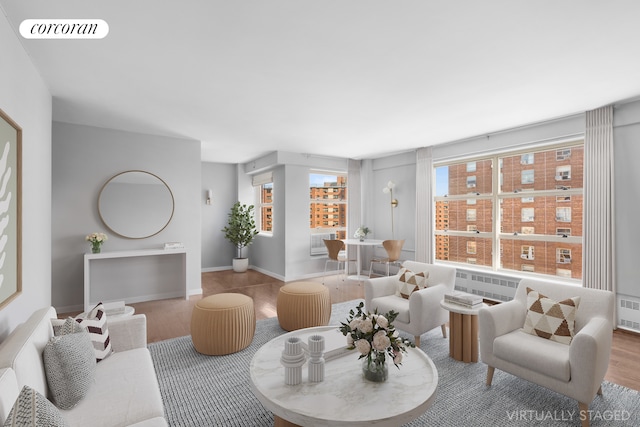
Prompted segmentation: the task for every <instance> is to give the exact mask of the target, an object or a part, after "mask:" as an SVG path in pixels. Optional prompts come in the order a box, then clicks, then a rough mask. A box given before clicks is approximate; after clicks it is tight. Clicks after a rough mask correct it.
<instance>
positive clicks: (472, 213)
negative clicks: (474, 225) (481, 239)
mask: <svg viewBox="0 0 640 427" xmlns="http://www.w3.org/2000/svg"><path fill="white" fill-rule="evenodd" d="M476 218H477V215H476V210H475V209H467V221H475V220H476Z"/></svg>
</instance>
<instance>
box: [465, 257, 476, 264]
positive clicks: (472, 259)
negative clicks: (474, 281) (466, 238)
mask: <svg viewBox="0 0 640 427" xmlns="http://www.w3.org/2000/svg"><path fill="white" fill-rule="evenodd" d="M477 263H478V260H477V259H476V258H467V264H477Z"/></svg>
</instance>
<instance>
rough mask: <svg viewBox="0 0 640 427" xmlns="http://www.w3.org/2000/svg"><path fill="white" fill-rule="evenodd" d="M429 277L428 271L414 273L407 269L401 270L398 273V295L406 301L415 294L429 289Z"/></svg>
mask: <svg viewBox="0 0 640 427" xmlns="http://www.w3.org/2000/svg"><path fill="white" fill-rule="evenodd" d="M428 277H429V272H428V271H421V272H419V273H414V272H413V271H411V270H409V269H407V268H404V267H403V268H401V269H400V271H399V272H398V289H397V290H396V295H397V296H401V297H402V298H404V299H409V297H410V296H411V294H412V293H413V292H415V291H417V290H419V289H424V288H426V287H427V278H428Z"/></svg>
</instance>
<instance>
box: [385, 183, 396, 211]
mask: <svg viewBox="0 0 640 427" xmlns="http://www.w3.org/2000/svg"><path fill="white" fill-rule="evenodd" d="M394 188H396V184H395V183H394V182H393V181H389V182H388V183H387V186H386V187H384V188H383V189H382V192H383V193H385V194H389V195H390V196H391V206H393V207H394V208H397V207H398V199H394V198H393V189H394Z"/></svg>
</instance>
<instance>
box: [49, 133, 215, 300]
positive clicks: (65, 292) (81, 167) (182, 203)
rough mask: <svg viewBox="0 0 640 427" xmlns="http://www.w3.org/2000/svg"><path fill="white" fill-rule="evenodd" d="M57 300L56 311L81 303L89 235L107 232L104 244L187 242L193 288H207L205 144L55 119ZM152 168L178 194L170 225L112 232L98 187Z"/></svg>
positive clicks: (119, 247) (128, 246)
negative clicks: (130, 235)
mask: <svg viewBox="0 0 640 427" xmlns="http://www.w3.org/2000/svg"><path fill="white" fill-rule="evenodd" d="M52 138H53V142H52V145H53V155H52V164H53V175H52V177H53V180H52V187H53V204H52V219H51V221H52V226H53V228H52V249H53V253H52V276H51V277H52V305H53V306H54V307H56V308H57V309H58V311H60V312H62V311H75V310H79V309H81V308H82V301H83V292H84V287H83V286H84V276H83V269H84V264H83V260H84V258H83V257H84V254H85V253H86V252H88V251H89V244H88V242H86V241H85V240H84V237H85V236H86V235H87V234H89V233H91V232H94V231H103V232H105V233H107V235H108V236H109V240H108V241H107V242H106V243H105V244H104V245H103V251H125V250H136V249H159V248H162V246H163V244H164V243H165V242H182V243H183V244H184V245H185V248H186V249H187V287H188V293H189V294H198V293H201V292H202V290H201V276H200V273H201V257H200V252H201V230H200V221H201V213H202V212H201V209H202V206H201V205H202V203H204V201H203V200H204V199H203V195H202V190H201V188H202V182H201V170H200V167H201V161H200V143H199V142H198V141H193V140H184V139H177V138H167V137H158V136H153V135H144V134H138V133H131V132H124V131H118V130H112V129H102V128H96V127H91V126H79V125H73V124H69V123H60V122H54V123H53V136H52ZM136 169H137V170H144V171H147V172H151V173H153V174H155V175H157V176H158V177H160V178H161V179H162V180H163V181H165V182H166V183H167V185H168V186H169V188H170V189H171V191H172V193H173V197H174V199H175V211H174V214H173V218H172V220H171V222H170V223H169V225H168V226H167V227H166V228H165V229H164V230H163V231H162V232H160V233H159V234H157V235H155V236H152V237H149V238H146V239H127V238H124V237H119V236H117V235H115V234H113V233H111V232H110V231H109V230H108V229H107V228H106V227H105V225H104V224H103V223H102V221H101V219H100V216H99V214H98V208H97V200H98V195H99V192H100V189H101V188H102V186H103V185H104V183H105V182H106V181H107V180H109V179H110V178H111V177H112V176H113V175H116V174H118V173H120V172H124V171H126V170H136Z"/></svg>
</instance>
